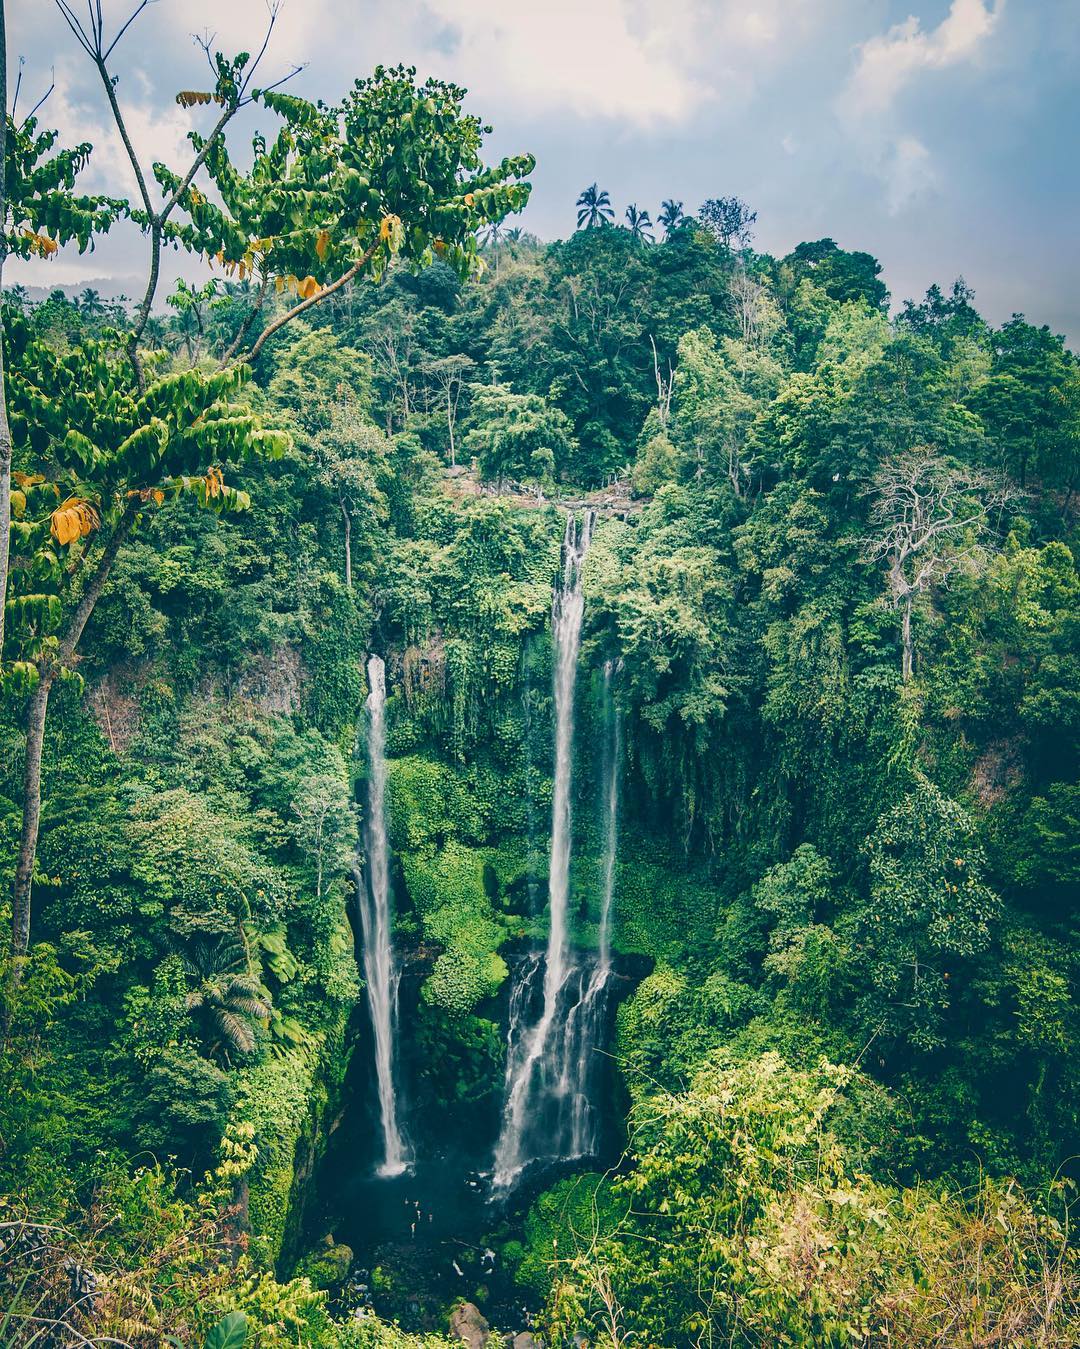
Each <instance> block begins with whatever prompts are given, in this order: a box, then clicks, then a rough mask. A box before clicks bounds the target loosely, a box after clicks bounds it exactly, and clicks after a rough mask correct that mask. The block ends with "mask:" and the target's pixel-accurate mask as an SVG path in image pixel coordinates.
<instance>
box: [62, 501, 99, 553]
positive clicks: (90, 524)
mask: <svg viewBox="0 0 1080 1349" xmlns="http://www.w3.org/2000/svg"><path fill="white" fill-rule="evenodd" d="M99 524H100V520H99V519H98V513H97V511H96V510H94V508H93V506H91V505H90V503H89V501H85V500H84V499H83V498H82V497H68V499H67V500H66V501H62V502H61V503H60V505H59V506H57V508H56V510H54V511H53V513H52V515H51V516H50V517H49V532H50V533H51V534H52V536H53V538H54V539H55V540H56V541H57V543H59V544H60V545H61V546H66V545H67V544H69V543H74V542H75V541H76V539H81V538H85V536H86V535H87V534H89V533H90V532H91V531H92V530H94V529H96V528H97V527H98V525H99Z"/></svg>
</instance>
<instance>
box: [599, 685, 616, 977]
mask: <svg viewBox="0 0 1080 1349" xmlns="http://www.w3.org/2000/svg"><path fill="white" fill-rule="evenodd" d="M614 678H615V662H614V661H611V660H609V661H605V662H604V720H605V722H606V729H607V736H606V742H605V760H604V875H603V884H602V888H601V891H600V931H599V934H598V940H597V945H598V947H599V959H598V961H597V966H596V968H597V970H598V972H600V973H601V975H602V977H603V979H604V981H605V982H606V981H607V977H608V975H609V974H610V973H611V902H612V900H613V899H614V898H615V862H616V860H617V858H618V846H619V758H620V756H621V753H622V727H621V725H620V723H619V709H618V708H617V707H616V706H615V698H614V696H613V694H612V688H611V686H612V683H613V681H614Z"/></svg>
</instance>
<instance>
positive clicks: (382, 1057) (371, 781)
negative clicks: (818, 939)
mask: <svg viewBox="0 0 1080 1349" xmlns="http://www.w3.org/2000/svg"><path fill="white" fill-rule="evenodd" d="M367 668H368V686H369V688H370V690H371V692H370V693H369V695H368V700H367V711H368V779H367V817H366V821H365V826H364V846H365V852H366V854H367V878H366V882H365V878H364V877H363V876H361V875H359V874H358V875H357V878H356V882H357V883H356V895H357V901H358V903H359V906H360V924H361V928H362V930H363V937H364V982H365V987H366V991H367V1000H368V1007H369V1008H370V1010H371V1025H372V1031H373V1034H374V1038H375V1076H376V1081H377V1083H378V1090H379V1117H380V1120H381V1122H382V1134H383V1161H382V1165H381V1166H380V1167H379V1175H381V1176H399V1175H401V1173H402V1172H403V1171H405V1170H407V1168H408V1165H409V1160H410V1159H409V1151H408V1148H407V1146H406V1144H405V1140H404V1138H403V1137H402V1134H401V1129H400V1127H399V1125H398V1120H397V1098H396V1095H395V1091H394V1038H395V1032H396V1030H397V1003H398V982H399V978H400V974H399V971H398V967H397V962H396V961H395V959H394V948H393V943H392V940H391V931H390V926H391V906H390V847H389V844H388V842H387V837H386V667H385V665H384V664H383V661H382V659H381V658H380V657H379V656H372V657H371V659H370V660H369V661H368V667H367Z"/></svg>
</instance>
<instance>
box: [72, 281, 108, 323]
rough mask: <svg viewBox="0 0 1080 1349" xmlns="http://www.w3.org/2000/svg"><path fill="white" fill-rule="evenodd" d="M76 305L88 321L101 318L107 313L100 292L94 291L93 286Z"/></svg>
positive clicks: (88, 287) (87, 288)
mask: <svg viewBox="0 0 1080 1349" xmlns="http://www.w3.org/2000/svg"><path fill="white" fill-rule="evenodd" d="M75 303H76V304H77V305H78V307H79V310H80V312H81V313H83V314H85V316H86V317H87V318H88V319H96V318H101V316H102V315H103V314H104V313H105V312H106V309H105V305H104V302H103V301H102V298H101V294H100V292H99V291H96V290H94V288H93V287H92V286H87V287H86V289H85V290H84V291H83V292H82V293H81V294H80V296H79V298H78V299H77V300H76V301H75Z"/></svg>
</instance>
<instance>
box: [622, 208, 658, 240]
mask: <svg viewBox="0 0 1080 1349" xmlns="http://www.w3.org/2000/svg"><path fill="white" fill-rule="evenodd" d="M626 228H627V229H628V230H629V231H630V237H631V238H632V239H633V240H634V242H635V243H637V244H651V243H652V242H653V236H652V221H651V220H650V219H649V213H648V211H639V210H638V208H637V207H636V206H635V205H634V204H633V203H631V204H630V205H629V206H628V207H627V208H626Z"/></svg>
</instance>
